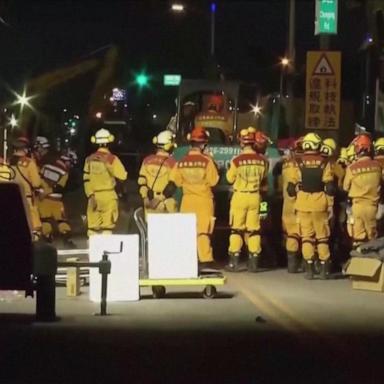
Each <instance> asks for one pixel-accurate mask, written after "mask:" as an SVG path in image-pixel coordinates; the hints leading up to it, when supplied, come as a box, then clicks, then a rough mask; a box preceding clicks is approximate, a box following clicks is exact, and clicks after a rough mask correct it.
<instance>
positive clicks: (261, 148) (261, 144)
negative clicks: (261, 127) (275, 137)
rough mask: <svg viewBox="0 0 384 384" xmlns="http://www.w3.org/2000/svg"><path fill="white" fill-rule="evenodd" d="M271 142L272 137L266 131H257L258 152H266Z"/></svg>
mask: <svg viewBox="0 0 384 384" xmlns="http://www.w3.org/2000/svg"><path fill="white" fill-rule="evenodd" d="M270 143H271V139H270V138H269V137H268V136H267V135H266V134H265V133H264V132H261V131H257V132H256V133H255V147H256V150H257V151H258V152H260V153H265V151H266V149H267V146H268V144H270Z"/></svg>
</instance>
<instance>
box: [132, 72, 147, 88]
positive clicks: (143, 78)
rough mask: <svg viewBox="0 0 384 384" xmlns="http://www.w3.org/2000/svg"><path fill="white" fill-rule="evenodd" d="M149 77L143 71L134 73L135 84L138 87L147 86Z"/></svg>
mask: <svg viewBox="0 0 384 384" xmlns="http://www.w3.org/2000/svg"><path fill="white" fill-rule="evenodd" d="M149 80H150V77H149V76H148V75H147V74H146V73H145V72H140V73H137V74H136V75H135V84H136V85H137V86H138V87H139V88H146V87H149Z"/></svg>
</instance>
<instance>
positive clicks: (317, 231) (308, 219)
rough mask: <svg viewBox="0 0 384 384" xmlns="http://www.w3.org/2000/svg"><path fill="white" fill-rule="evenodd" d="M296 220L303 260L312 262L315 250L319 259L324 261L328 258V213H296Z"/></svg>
mask: <svg viewBox="0 0 384 384" xmlns="http://www.w3.org/2000/svg"><path fill="white" fill-rule="evenodd" d="M297 220H298V224H299V232H300V237H301V244H302V245H301V250H302V254H303V258H304V259H305V260H313V258H314V256H315V249H316V246H317V252H318V255H319V259H320V260H322V261H326V260H328V259H329V257H330V252H329V246H328V238H329V235H330V229H329V220H328V212H327V211H325V212H324V211H320V212H313V211H312V212H304V211H297Z"/></svg>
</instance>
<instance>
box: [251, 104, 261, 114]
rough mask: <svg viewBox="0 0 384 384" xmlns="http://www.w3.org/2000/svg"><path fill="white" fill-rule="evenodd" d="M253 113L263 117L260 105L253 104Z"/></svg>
mask: <svg viewBox="0 0 384 384" xmlns="http://www.w3.org/2000/svg"><path fill="white" fill-rule="evenodd" d="M251 112H253V113H254V114H255V116H258V115H261V107H260V106H259V105H258V104H255V105H253V104H251Z"/></svg>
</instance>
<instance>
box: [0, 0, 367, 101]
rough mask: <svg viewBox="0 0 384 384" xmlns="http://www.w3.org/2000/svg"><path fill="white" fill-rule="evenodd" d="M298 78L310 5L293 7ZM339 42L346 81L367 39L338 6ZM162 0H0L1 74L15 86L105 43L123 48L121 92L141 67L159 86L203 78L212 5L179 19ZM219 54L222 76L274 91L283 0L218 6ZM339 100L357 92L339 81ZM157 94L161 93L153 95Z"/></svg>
mask: <svg viewBox="0 0 384 384" xmlns="http://www.w3.org/2000/svg"><path fill="white" fill-rule="evenodd" d="M296 3H297V5H296V8H297V11H296V52H297V66H296V69H297V71H298V76H299V77H300V74H301V75H303V74H304V68H305V52H306V51H307V50H310V49H317V48H318V44H319V43H318V39H317V38H316V37H315V36H314V35H313V22H314V1H312V0H308V1H303V0H302V1H299V0H297V1H296ZM341 3H342V4H341V6H340V10H339V18H340V20H339V31H340V33H339V36H338V37H337V38H333V39H332V43H331V44H332V48H333V49H342V50H343V58H344V62H345V63H346V65H345V66H344V68H343V71H344V77H345V78H347V79H348V78H350V76H351V75H352V76H353V75H354V74H355V71H356V53H357V49H358V47H359V45H360V44H361V41H362V39H363V38H364V25H363V24H362V18H361V13H360V11H359V9H352V10H351V9H346V8H345V7H344V5H343V3H344V2H341ZM170 4H171V2H167V1H159V0H153V1H127V0H124V1H111V0H110V1H107V0H105V1H101V0H93V1H80V0H67V1H65V0H62V1H58V0H51V1H47V0H45V1H42V0H33V1H31V0H29V1H21V0H8V1H7V0H3V1H1V2H0V16H1V17H2V18H3V19H4V20H5V21H6V22H7V23H9V25H10V26H9V27H6V26H4V25H2V24H0V46H1V48H2V49H1V51H2V55H1V60H0V76H1V79H2V80H3V81H5V82H7V83H8V84H10V85H11V86H12V87H15V88H20V87H21V86H22V84H23V83H24V81H25V80H27V79H28V78H30V77H33V76H36V75H38V74H42V73H44V72H46V71H49V70H52V69H55V68H59V67H63V66H66V65H69V64H72V63H76V62H78V61H80V60H82V59H84V58H85V57H87V56H88V55H89V54H91V53H92V52H93V51H95V50H97V49H98V48H100V47H103V46H105V45H108V44H116V45H118V46H119V47H120V49H121V53H122V57H123V60H122V62H123V73H124V75H123V76H122V84H121V85H122V86H128V85H129V81H130V76H131V75H132V72H133V71H137V70H139V69H140V68H144V67H145V68H146V69H147V71H148V72H149V73H151V74H153V76H154V81H155V84H156V81H158V84H160V80H161V77H162V74H163V73H171V72H176V73H181V74H182V75H183V77H185V78H199V77H202V76H204V73H205V71H204V68H205V67H206V65H207V59H208V56H209V2H208V1H184V2H183V4H185V5H186V7H187V9H186V12H185V13H184V14H182V15H181V14H173V13H172V12H171V11H170ZM216 20H217V22H216V32H217V34H216V36H217V38H216V56H217V62H218V63H219V64H220V65H221V67H222V68H223V71H224V74H225V75H226V77H227V78H233V79H241V80H244V81H250V82H253V83H257V84H260V86H261V88H262V91H263V92H264V93H269V92H271V91H276V90H277V89H278V82H279V66H278V65H277V63H278V60H279V58H280V57H282V56H283V55H284V52H285V49H286V42H287V29H288V1H283V0H281V1H274V0H268V1H217V14H216ZM298 83H299V84H300V81H298ZM343 90H344V94H345V95H346V96H347V97H353V93H354V92H355V91H356V90H354V88H353V87H351V86H350V82H348V81H344V82H343ZM159 94H161V92H160V93H158V94H157V95H159Z"/></svg>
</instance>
